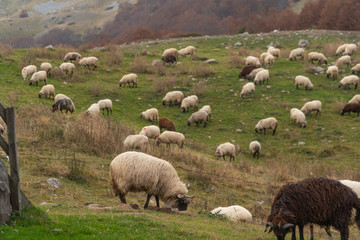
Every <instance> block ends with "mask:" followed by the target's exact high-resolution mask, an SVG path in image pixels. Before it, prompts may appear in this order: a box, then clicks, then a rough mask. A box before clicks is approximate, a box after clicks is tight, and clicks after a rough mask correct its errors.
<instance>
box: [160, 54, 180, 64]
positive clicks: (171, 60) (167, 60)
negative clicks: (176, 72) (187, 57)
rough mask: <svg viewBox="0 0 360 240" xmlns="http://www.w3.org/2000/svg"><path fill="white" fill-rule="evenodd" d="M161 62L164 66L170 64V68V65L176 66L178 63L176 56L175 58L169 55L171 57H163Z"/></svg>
mask: <svg viewBox="0 0 360 240" xmlns="http://www.w3.org/2000/svg"><path fill="white" fill-rule="evenodd" d="M161 61H162V62H163V63H164V64H166V63H168V64H169V66H170V64H175V63H176V62H177V58H176V57H175V56H173V55H169V56H165V57H162V58H161Z"/></svg>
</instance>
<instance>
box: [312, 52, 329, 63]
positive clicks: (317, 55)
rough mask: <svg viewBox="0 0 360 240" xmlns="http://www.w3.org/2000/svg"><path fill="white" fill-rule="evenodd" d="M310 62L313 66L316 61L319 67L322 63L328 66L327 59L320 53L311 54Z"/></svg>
mask: <svg viewBox="0 0 360 240" xmlns="http://www.w3.org/2000/svg"><path fill="white" fill-rule="evenodd" d="M308 60H309V62H311V63H312V64H314V61H318V65H320V64H322V63H325V64H327V58H326V57H325V56H324V54H322V53H318V52H310V53H309V54H308Z"/></svg>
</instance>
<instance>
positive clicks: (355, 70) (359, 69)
mask: <svg viewBox="0 0 360 240" xmlns="http://www.w3.org/2000/svg"><path fill="white" fill-rule="evenodd" d="M350 71H351V73H352V74H357V73H359V72H360V63H358V64H356V65H355V66H353V67H352V68H351V70H350Z"/></svg>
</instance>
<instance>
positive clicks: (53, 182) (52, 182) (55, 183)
mask: <svg viewBox="0 0 360 240" xmlns="http://www.w3.org/2000/svg"><path fill="white" fill-rule="evenodd" d="M46 182H47V183H48V184H49V185H51V186H53V187H55V188H59V187H61V186H62V185H61V182H60V181H59V180H58V179H57V178H49V179H48V180H47V181H46Z"/></svg>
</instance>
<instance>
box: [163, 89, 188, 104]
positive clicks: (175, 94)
mask: <svg viewBox="0 0 360 240" xmlns="http://www.w3.org/2000/svg"><path fill="white" fill-rule="evenodd" d="M183 99H184V94H183V93H182V92H181V91H172V92H168V93H167V94H166V95H165V97H164V98H163V99H162V104H163V105H166V104H167V103H169V105H170V106H171V105H172V104H173V103H174V104H180V103H181V101H182V100H183Z"/></svg>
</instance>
